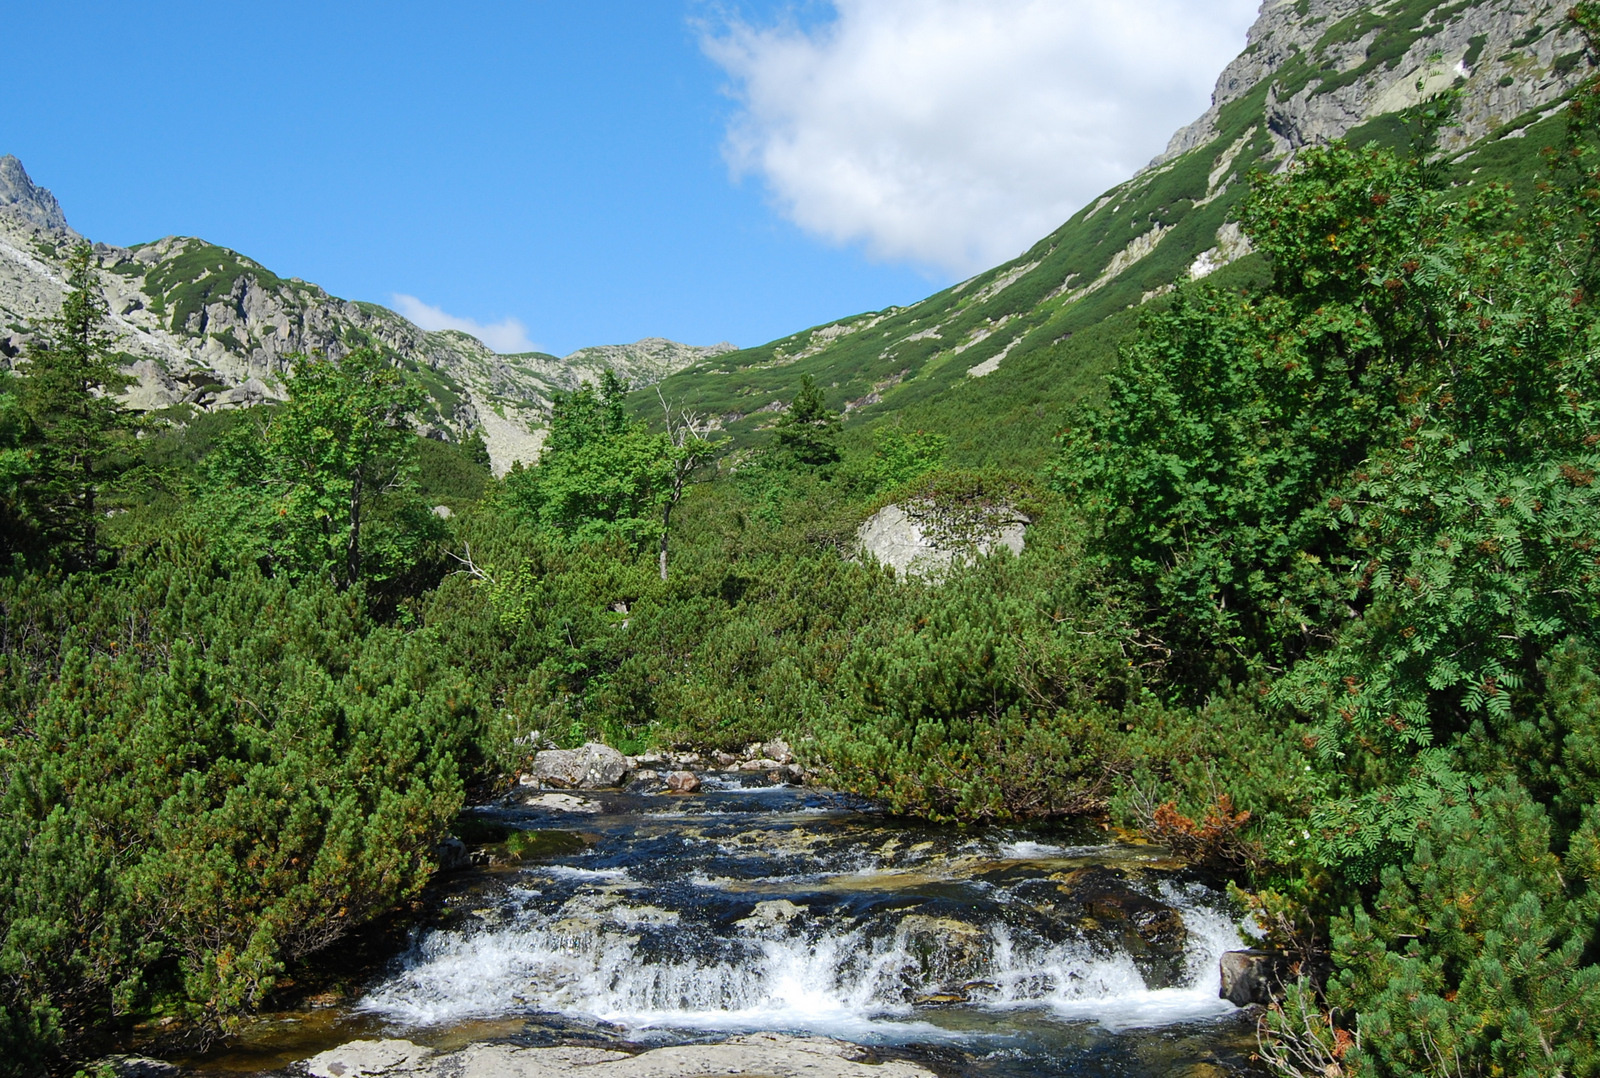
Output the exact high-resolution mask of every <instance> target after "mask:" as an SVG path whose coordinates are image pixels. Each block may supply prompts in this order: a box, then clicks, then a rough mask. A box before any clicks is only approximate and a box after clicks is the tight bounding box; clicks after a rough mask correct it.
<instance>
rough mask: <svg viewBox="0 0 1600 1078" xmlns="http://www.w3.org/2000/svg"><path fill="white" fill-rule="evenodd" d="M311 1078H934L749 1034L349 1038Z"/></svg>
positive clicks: (809, 1040)
mask: <svg viewBox="0 0 1600 1078" xmlns="http://www.w3.org/2000/svg"><path fill="white" fill-rule="evenodd" d="M306 1070H307V1073H309V1074H310V1075H311V1076H312V1078H377V1076H379V1075H382V1076H386V1078H573V1075H574V1073H577V1074H579V1075H583V1076H584V1078H702V1076H705V1075H716V1074H724V1075H763V1076H766V1078H933V1072H932V1071H929V1070H927V1069H926V1068H924V1067H921V1066H919V1065H917V1064H915V1063H908V1062H905V1061H903V1060H885V1061H882V1062H878V1061H876V1060H874V1059H873V1058H872V1056H871V1054H870V1053H869V1052H868V1051H867V1050H866V1049H863V1048H861V1047H859V1046H857V1045H854V1044H847V1043H845V1042H844V1041H836V1040H832V1039H829V1038H826V1037H792V1036H786V1035H784V1034H780V1033H752V1034H749V1035H747V1036H743V1037H733V1038H731V1039H729V1040H726V1041H723V1042H722V1043H720V1044H696V1045H684V1046H680V1047H673V1048H656V1049H653V1050H651V1051H648V1052H640V1053H639V1054H637V1055H630V1054H628V1053H626V1052H619V1051H614V1050H610V1049H605V1048H589V1047H577V1046H565V1047H555V1048H524V1047H521V1046H519V1045H514V1044H472V1045H468V1046H467V1047H466V1048H463V1049H461V1050H460V1051H456V1052H448V1053H436V1052H431V1051H429V1050H428V1049H426V1048H422V1047H419V1046H418V1045H415V1044H412V1043H411V1042H410V1041H400V1040H386V1041H352V1042H351V1043H349V1044H346V1045H341V1046H340V1047H338V1048H335V1049H333V1050H331V1051H327V1052H323V1053H321V1054H320V1055H317V1056H313V1057H312V1058H311V1059H310V1060H308V1061H307V1062H306Z"/></svg>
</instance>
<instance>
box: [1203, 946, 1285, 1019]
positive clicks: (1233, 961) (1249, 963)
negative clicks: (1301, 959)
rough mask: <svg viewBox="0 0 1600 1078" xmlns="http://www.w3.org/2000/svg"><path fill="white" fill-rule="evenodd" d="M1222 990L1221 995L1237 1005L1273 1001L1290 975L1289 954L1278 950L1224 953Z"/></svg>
mask: <svg viewBox="0 0 1600 1078" xmlns="http://www.w3.org/2000/svg"><path fill="white" fill-rule="evenodd" d="M1221 965H1222V989H1221V991H1219V992H1218V993H1217V994H1218V995H1219V996H1221V997H1222V998H1223V999H1225V1000H1227V1001H1228V1002H1229V1003H1232V1004H1233V1005H1234V1006H1236V1007H1248V1006H1249V1005H1250V1004H1252V1003H1262V1004H1266V1003H1271V1002H1272V1001H1273V999H1275V998H1276V997H1277V996H1279V995H1281V994H1282V992H1283V982H1284V980H1285V979H1286V978H1287V977H1288V976H1289V972H1290V970H1289V967H1290V962H1289V959H1288V956H1286V955H1282V954H1279V953H1278V952H1277V951H1258V950H1249V951H1228V952H1227V953H1226V954H1224V955H1223V956H1222V961H1221Z"/></svg>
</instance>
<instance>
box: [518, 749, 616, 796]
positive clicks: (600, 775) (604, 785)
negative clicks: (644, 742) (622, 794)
mask: <svg viewBox="0 0 1600 1078" xmlns="http://www.w3.org/2000/svg"><path fill="white" fill-rule="evenodd" d="M627 773H628V758H627V757H626V756H624V755H622V753H620V752H618V751H617V750H616V749H613V748H611V747H610V746H608V745H602V744H600V743H599V742H597V741H591V742H589V743H588V744H586V745H583V746H581V747H579V748H576V749H546V750H544V751H543V752H541V753H539V754H538V755H537V756H535V757H534V758H533V777H534V778H535V779H536V780H537V781H538V783H539V785H541V786H553V787H555V788H557V789H561V790H603V789H609V788H611V787H614V786H620V785H622V779H623V776H625V775H626V774H627Z"/></svg>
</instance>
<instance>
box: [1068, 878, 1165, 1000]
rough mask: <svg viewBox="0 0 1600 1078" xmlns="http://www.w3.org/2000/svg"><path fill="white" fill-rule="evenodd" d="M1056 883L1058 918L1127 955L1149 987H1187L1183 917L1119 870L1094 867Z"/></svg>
mask: <svg viewBox="0 0 1600 1078" xmlns="http://www.w3.org/2000/svg"><path fill="white" fill-rule="evenodd" d="M1052 878H1053V879H1054V880H1056V881H1057V883H1056V887H1057V890H1058V891H1059V893H1060V894H1061V895H1062V896H1063V897H1062V898H1061V899H1060V900H1058V902H1057V903H1056V911H1057V913H1058V914H1061V915H1065V916H1067V917H1075V918H1077V919H1078V920H1079V923H1080V925H1081V927H1082V929H1083V930H1084V931H1085V932H1086V933H1087V934H1088V935H1089V936H1090V937H1091V938H1093V937H1099V938H1101V939H1102V940H1104V942H1105V943H1106V944H1108V945H1110V946H1112V947H1114V948H1116V949H1120V950H1124V951H1126V952H1127V953H1128V955H1129V956H1130V957H1131V958H1132V959H1133V963H1134V965H1135V966H1137V967H1138V969H1139V973H1140V975H1141V976H1142V977H1144V979H1145V983H1146V984H1147V985H1148V986H1149V987H1151V988H1170V987H1172V986H1174V985H1177V984H1180V983H1182V982H1183V979H1184V972H1185V967H1186V965H1187V958H1186V952H1187V950H1188V946H1189V929H1188V926H1187V925H1185V924H1184V922H1183V914H1182V913H1181V912H1179V911H1178V910H1177V909H1175V908H1174V907H1172V906H1170V905H1168V904H1167V903H1166V902H1163V901H1161V900H1160V899H1156V898H1151V897H1150V896H1149V895H1147V894H1144V893H1143V892H1142V891H1140V890H1138V889H1137V888H1135V887H1134V886H1133V885H1132V884H1131V883H1130V882H1129V880H1128V879H1127V877H1126V876H1125V875H1124V874H1123V873H1122V872H1120V871H1117V870H1115V869H1111V868H1106V867H1103V866H1095V867H1092V868H1084V869H1077V870H1075V871H1072V872H1066V873H1062V874H1060V875H1058V876H1055V877H1052Z"/></svg>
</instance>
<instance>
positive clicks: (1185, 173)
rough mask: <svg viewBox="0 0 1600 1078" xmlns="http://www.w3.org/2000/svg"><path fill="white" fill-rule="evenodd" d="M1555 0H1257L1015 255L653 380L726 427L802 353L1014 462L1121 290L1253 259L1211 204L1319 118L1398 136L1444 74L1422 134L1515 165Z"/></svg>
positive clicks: (1361, 131) (784, 385) (1160, 287)
mask: <svg viewBox="0 0 1600 1078" xmlns="http://www.w3.org/2000/svg"><path fill="white" fill-rule="evenodd" d="M1563 12H1564V8H1563V7H1561V6H1559V5H1557V4H1554V3H1548V2H1534V3H1513V2H1511V0H1483V2H1476V3H1474V2H1470V0H1457V2H1451V3H1436V2H1430V0H1392V2H1389V3H1380V4H1370V3H1352V2H1350V0H1298V2H1287V0H1268V2H1267V3H1266V4H1264V5H1263V11H1262V14H1261V16H1260V18H1259V19H1258V21H1257V23H1256V25H1255V26H1254V27H1253V28H1252V30H1251V32H1250V43H1249V45H1248V46H1247V48H1246V49H1245V51H1244V52H1243V53H1242V54H1241V55H1240V57H1239V58H1238V59H1236V60H1235V61H1234V62H1233V63H1232V64H1230V65H1229V67H1228V69H1227V70H1225V71H1224V73H1223V75H1222V77H1221V78H1220V79H1219V80H1218V84H1217V90H1216V92H1215V94H1214V97H1213V106H1212V108H1211V109H1210V110H1208V112H1207V113H1206V114H1205V115H1204V116H1203V117H1201V119H1200V120H1199V121H1197V122H1196V123H1195V124H1193V125H1191V126H1190V127H1188V128H1185V129H1183V130H1182V131H1180V132H1178V133H1177V134H1176V135H1175V136H1174V137H1173V140H1172V143H1171V145H1170V146H1169V149H1168V151H1167V153H1165V154H1163V155H1162V156H1161V157H1159V158H1157V160H1156V162H1155V163H1154V164H1153V165H1152V166H1151V167H1149V168H1147V169H1145V170H1144V171H1142V172H1140V173H1139V174H1138V175H1136V176H1135V177H1133V178H1132V179H1130V180H1128V181H1127V182H1126V183H1123V184H1121V185H1119V186H1117V187H1115V188H1113V189H1112V190H1110V191H1108V192H1107V193H1106V194H1105V195H1104V196H1102V197H1101V198H1100V199H1098V200H1096V201H1095V202H1094V203H1092V204H1091V205H1089V206H1086V207H1084V209H1082V210H1081V211H1079V212H1078V213H1077V214H1075V215H1074V216H1073V217H1072V219H1071V220H1069V221H1068V222H1066V223H1065V224H1064V225H1062V226H1061V227H1060V228H1059V229H1057V230H1056V231H1055V232H1054V233H1052V234H1051V235H1049V236H1047V237H1046V238H1044V239H1043V240H1041V241H1039V243H1037V244H1035V245H1034V246H1033V247H1032V248H1031V249H1029V250H1028V251H1026V252H1024V253H1023V254H1022V255H1020V256H1019V257H1017V258H1015V259H1013V260H1012V261H1010V262H1007V263H1005V264H1003V265H1001V266H997V267H995V268H994V269H992V270H989V271H987V272H985V273H981V274H979V275H978V276H976V277H973V278H972V279H970V280H968V281H964V282H962V283H960V284H958V285H955V286H954V287H952V288H948V289H945V290H944V291H942V292H939V293H938V294H936V295H933V296H930V297H929V298H927V299H925V300H923V301H921V302H920V303H916V304H913V305H911V306H909V307H904V308H890V309H888V310H885V311H879V312H871V313H866V314H860V315H856V316H854V317H850V318H844V319H841V320H839V321H837V322H834V323H830V324H828V325H824V326H818V327H814V328H812V329H808V330H803V331H801V332H799V333H795V334H792V335H790V336H788V337H785V338H783V339H781V340H777V341H772V342H770V343H768V344H765V345H762V346H760V347H757V348H750V349H745V350H742V351H738V352H732V353H728V354H726V355H721V356H717V357H714V358H712V359H709V360H706V361H703V362H700V363H697V364H695V365H693V366H692V367H690V368H688V369H686V370H684V371H682V372H680V373H678V374H676V375H673V376H671V377H670V378H668V379H666V381H665V383H664V385H663V390H664V391H665V392H666V393H667V395H668V396H669V398H671V399H674V400H675V401H681V402H682V403H683V404H685V405H686V406H688V407H691V408H694V409H696V410H698V411H701V412H703V413H708V414H710V415H713V416H717V417H720V421H721V423H722V426H723V428H724V429H725V430H726V431H727V432H728V433H730V434H731V435H733V436H734V438H735V439H736V441H740V442H743V441H748V440H749V439H751V438H752V437H754V436H756V435H757V433H758V432H759V431H761V430H763V429H764V428H766V427H767V426H769V425H770V424H771V423H772V422H774V421H775V420H776V418H777V415H778V413H779V412H780V411H781V409H782V407H783V405H784V402H786V401H787V399H788V398H789V396H790V395H792V393H793V389H794V387H795V386H796V385H797V384H798V382H799V380H800V377H801V376H802V375H804V374H810V375H811V376H812V377H813V378H814V379H815V380H816V382H817V384H818V385H819V386H821V387H822V388H823V390H824V392H825V393H826V396H827V399H828V403H829V404H830V405H831V406H832V407H835V408H839V409H842V410H843V411H844V412H845V413H846V415H847V419H848V420H849V421H850V422H853V423H862V422H868V423H870V422H872V421H874V420H883V419H885V418H889V417H894V418H895V419H896V420H898V421H902V422H907V423H911V424H914V425H917V426H926V427H929V428H931V429H937V430H939V431H940V432H941V433H944V434H946V435H948V436H949V437H950V438H951V442H952V446H951V447H952V450H953V452H954V454H955V456H956V458H957V459H959V460H963V461H966V462H969V463H976V462H978V461H984V462H988V463H992V464H1007V465H1019V466H1027V465H1031V464H1034V463H1036V462H1037V461H1038V460H1039V459H1040V458H1041V456H1042V454H1043V453H1044V452H1045V451H1047V450H1048V448H1049V445H1050V439H1051V436H1052V435H1053V434H1054V432H1055V429H1056V428H1057V426H1058V425H1059V424H1060V422H1061V421H1062V419H1063V418H1064V416H1065V415H1066V414H1067V412H1068V411H1069V410H1070V408H1071V407H1072V405H1074V404H1075V403H1077V402H1080V401H1084V400H1087V399H1092V398H1093V397H1095V395H1096V394H1097V393H1098V387H1099V384H1100V382H1101V379H1102V376H1103V374H1104V373H1105V371H1106V370H1108V369H1109V367H1110V366H1111V364H1112V363H1113V362H1114V360H1115V356H1116V347H1117V343H1118V341H1119V340H1120V339H1121V338H1122V337H1123V336H1125V335H1126V333H1127V332H1128V331H1129V330H1131V329H1132V328H1133V327H1134V326H1135V325H1136V324H1137V321H1138V312H1139V310H1140V308H1142V307H1144V306H1146V305H1148V304H1151V303H1157V304H1159V303H1161V302H1162V297H1163V296H1164V295H1165V294H1166V293H1168V292H1170V291H1171V289H1172V288H1173V287H1174V286H1175V285H1176V284H1179V283H1181V282H1184V281H1188V280H1192V279H1198V278H1200V277H1210V278H1211V279H1212V280H1213V281H1214V282H1216V283H1218V284H1222V285H1228V284H1241V283H1248V282H1250V281H1252V280H1254V279H1258V278H1259V277H1260V275H1261V274H1262V273H1263V272H1264V267H1262V266H1260V265H1257V264H1254V263H1256V261H1257V260H1256V259H1254V258H1251V257H1250V256H1249V244H1248V241H1247V240H1246V239H1245V237H1244V236H1243V235H1242V234H1241V233H1240V232H1239V230H1238V228H1237V226H1236V225H1234V224H1232V223H1231V218H1232V216H1233V214H1234V211H1235V209H1236V208H1237V206H1238V204H1239V201H1240V200H1241V199H1242V198H1243V197H1244V195H1245V193H1246V191H1247V189H1248V177H1249V174H1250V172H1251V171H1252V170H1253V169H1268V170H1272V169H1275V168H1278V167H1281V166H1282V165H1283V164H1284V163H1285V162H1286V160H1288V159H1289V158H1290V157H1291V156H1292V155H1293V153H1294V152H1295V151H1296V150H1297V149H1298V148H1299V147H1300V146H1303V145H1306V144H1308V143H1314V142H1318V141H1324V140H1327V139H1331V138H1337V137H1346V138H1349V139H1352V140H1354V141H1356V142H1365V141H1377V142H1380V143H1386V144H1394V143H1396V142H1402V141H1404V140H1406V139H1407V138H1408V137H1409V130H1408V127H1407V121H1406V119H1405V110H1407V109H1410V108H1412V107H1413V106H1415V105H1417V104H1418V103H1419V102H1421V101H1423V100H1425V99H1426V98H1427V97H1428V96H1430V95H1432V94H1435V93H1438V92H1440V91H1442V90H1448V89H1450V88H1452V87H1455V88H1458V89H1459V91H1460V95H1461V96H1460V105H1459V107H1458V111H1457V115H1458V118H1459V123H1458V126H1456V127H1452V128H1450V129H1447V130H1446V131H1445V132H1444V135H1443V137H1442V138H1441V140H1440V145H1441V147H1443V150H1444V153H1445V154H1446V155H1447V157H1448V162H1449V167H1450V169H1451V170H1452V175H1453V176H1454V178H1455V179H1456V180H1457V181H1458V182H1462V183H1470V182H1484V181H1487V180H1489V179H1506V180H1511V181H1513V182H1516V181H1525V180H1526V178H1527V177H1528V176H1530V175H1531V173H1532V171H1533V169H1534V168H1535V167H1536V165H1537V162H1538V154H1537V151H1538V149H1540V148H1541V147H1542V146H1544V145H1547V144H1549V143H1550V142H1551V141H1552V140H1553V139H1554V138H1555V137H1557V135H1558V134H1559V132H1560V129H1561V122H1562V121H1561V119H1560V117H1558V116H1554V115H1552V112H1553V110H1555V109H1557V108H1558V107H1559V104H1560V102H1561V101H1562V100H1563V99H1564V98H1565V97H1566V96H1567V95H1568V94H1569V93H1570V92H1571V90H1572V88H1573V87H1574V86H1575V84H1576V81H1577V79H1578V78H1579V77H1580V76H1581V75H1582V74H1584V72H1585V71H1586V70H1587V64H1586V63H1585V62H1583V58H1582V52H1581V50H1580V47H1579V44H1578V41H1577V39H1576V38H1575V37H1574V36H1572V35H1570V34H1569V32H1568V31H1567V29H1566V25H1565V21H1564V18H1563ZM1219 270H1220V272H1219ZM1213 274H1214V276H1213ZM653 398H654V394H653V393H652V394H651V399H652V400H653Z"/></svg>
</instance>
